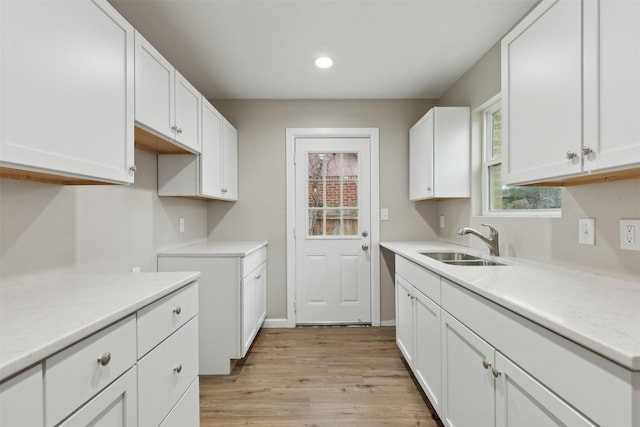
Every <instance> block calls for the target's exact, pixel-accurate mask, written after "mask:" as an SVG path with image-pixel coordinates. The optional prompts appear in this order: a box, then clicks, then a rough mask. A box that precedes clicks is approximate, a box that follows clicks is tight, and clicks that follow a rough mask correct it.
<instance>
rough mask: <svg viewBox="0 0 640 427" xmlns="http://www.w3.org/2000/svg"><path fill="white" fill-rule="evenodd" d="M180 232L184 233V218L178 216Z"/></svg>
mask: <svg viewBox="0 0 640 427" xmlns="http://www.w3.org/2000/svg"><path fill="white" fill-rule="evenodd" d="M180 232H181V233H184V218H183V217H180Z"/></svg>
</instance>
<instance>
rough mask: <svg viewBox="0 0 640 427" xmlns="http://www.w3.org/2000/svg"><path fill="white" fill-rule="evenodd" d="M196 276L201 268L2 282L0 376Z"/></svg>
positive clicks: (196, 277)
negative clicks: (167, 271) (184, 270)
mask: <svg viewBox="0 0 640 427" xmlns="http://www.w3.org/2000/svg"><path fill="white" fill-rule="evenodd" d="M199 277H200V273H199V272H187V273H104V274H97V273H96V274H72V275H56V276H52V277H43V278H38V279H30V280H24V281H15V282H10V283H2V285H1V286H0V380H3V379H5V378H7V377H9V376H11V375H13V374H14V373H17V372H19V371H21V370H22V369H24V368H27V367H29V366H30V365H32V364H34V363H37V362H39V361H41V360H43V359H45V358H46V357H48V356H50V355H52V354H53V353H55V352H57V351H59V350H62V349H63V348H65V347H67V346H69V345H70V344H73V343H75V342H77V341H79V340H81V339H83V338H85V337H87V336H89V335H91V334H92V333H94V332H96V331H99V330H100V329H102V328H104V327H106V326H108V325H110V324H111V323H113V322H115V321H117V320H119V319H122V318H124V317H126V316H128V315H129V314H131V313H134V312H135V311H137V310H139V309H140V308H142V307H144V306H145V305H148V304H150V303H151V302H153V301H155V300H157V299H159V298H161V297H163V296H165V295H168V294H169V293H171V292H173V291H174V290H176V289H179V288H181V287H182V286H184V285H186V284H188V283H190V282H192V281H194V280H196V279H198V278H199Z"/></svg>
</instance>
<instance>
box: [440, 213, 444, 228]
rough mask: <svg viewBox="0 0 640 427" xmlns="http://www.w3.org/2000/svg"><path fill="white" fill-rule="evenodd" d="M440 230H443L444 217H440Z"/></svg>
mask: <svg viewBox="0 0 640 427" xmlns="http://www.w3.org/2000/svg"><path fill="white" fill-rule="evenodd" d="M440 228H444V215H440Z"/></svg>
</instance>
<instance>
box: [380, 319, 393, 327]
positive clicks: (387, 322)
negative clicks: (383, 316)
mask: <svg viewBox="0 0 640 427" xmlns="http://www.w3.org/2000/svg"><path fill="white" fill-rule="evenodd" d="M380 326H396V321H395V320H382V321H380Z"/></svg>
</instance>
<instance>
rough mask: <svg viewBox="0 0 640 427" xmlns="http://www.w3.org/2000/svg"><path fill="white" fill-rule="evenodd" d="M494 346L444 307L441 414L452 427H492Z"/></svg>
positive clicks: (493, 411)
mask: <svg viewBox="0 0 640 427" xmlns="http://www.w3.org/2000/svg"><path fill="white" fill-rule="evenodd" d="M493 364H494V349H493V348H492V347H491V346H490V345H489V344H487V343H486V342H485V341H484V340H482V339H481V338H480V337H479V336H477V335H476V334H474V333H473V332H472V331H470V330H469V329H468V328H467V327H466V326H464V325H463V324H462V323H460V322H458V321H457V320H456V319H454V318H453V317H452V316H451V315H450V314H449V313H447V312H446V311H444V310H442V415H443V417H442V418H443V421H444V423H445V424H446V425H448V426H451V427H466V426H469V427H475V426H493V425H494V423H495V409H494V395H495V388H494V383H495V381H494V377H493V374H492V372H491V367H492V366H493Z"/></svg>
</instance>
